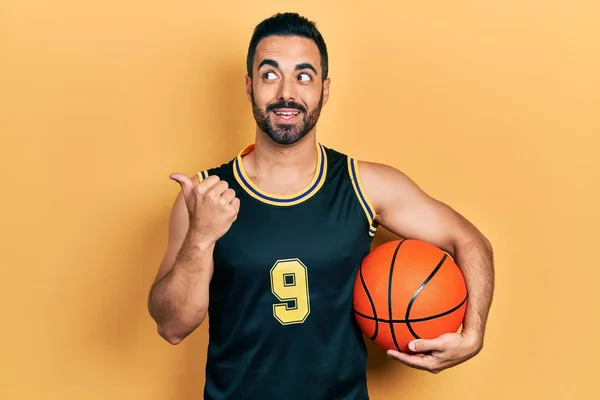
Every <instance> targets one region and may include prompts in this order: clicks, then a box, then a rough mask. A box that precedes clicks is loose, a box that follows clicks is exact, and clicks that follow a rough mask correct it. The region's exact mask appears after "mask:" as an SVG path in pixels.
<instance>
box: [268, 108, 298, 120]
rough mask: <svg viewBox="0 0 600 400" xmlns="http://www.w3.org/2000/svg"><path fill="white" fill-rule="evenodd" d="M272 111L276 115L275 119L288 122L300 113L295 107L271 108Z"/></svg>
mask: <svg viewBox="0 0 600 400" xmlns="http://www.w3.org/2000/svg"><path fill="white" fill-rule="evenodd" d="M273 113H274V114H275V115H276V116H277V119H280V120H283V121H286V122H289V121H293V120H295V119H296V118H297V117H298V115H300V111H299V110H296V109H281V108H280V109H277V110H273Z"/></svg>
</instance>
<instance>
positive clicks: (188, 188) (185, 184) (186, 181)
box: [169, 173, 194, 202]
mask: <svg viewBox="0 0 600 400" xmlns="http://www.w3.org/2000/svg"><path fill="white" fill-rule="evenodd" d="M169 178H171V179H172V180H174V181H175V182H177V183H179V186H181V191H182V192H183V196H184V197H185V201H186V202H187V201H188V199H189V198H190V196H191V195H192V192H193V190H194V185H193V184H192V180H191V179H190V177H189V176H187V175H186V174H180V173H174V174H171V175H170V176H169Z"/></svg>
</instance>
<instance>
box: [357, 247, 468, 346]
mask: <svg viewBox="0 0 600 400" xmlns="http://www.w3.org/2000/svg"><path fill="white" fill-rule="evenodd" d="M466 306H467V286H466V283H465V280H464V277H463V275H462V273H461V271H460V270H459V268H458V266H457V265H456V264H455V262H454V260H453V259H452V257H450V255H449V254H448V253H446V252H444V251H443V250H441V249H439V248H438V247H436V246H434V245H432V244H430V243H428V242H425V241H421V240H414V239H406V240H394V241H390V242H387V243H385V244H382V245H380V246H378V247H376V248H374V249H373V250H372V251H371V252H370V253H369V254H367V256H366V257H365V258H364V259H363V260H362V263H361V265H360V266H359V268H358V271H357V273H356V278H355V281H354V293H353V312H354V317H355V319H356V321H357V323H358V326H359V327H360V329H361V330H362V332H363V333H364V334H365V336H367V337H369V339H370V340H371V341H373V342H374V343H375V344H377V345H378V346H380V347H382V348H384V349H385V350H389V349H391V350H398V351H401V352H404V353H412V352H411V351H410V350H409V349H408V343H409V342H410V341H412V340H414V339H434V338H436V337H438V336H440V335H442V334H444V333H449V332H457V331H458V329H459V328H460V326H461V324H462V321H463V318H464V316H465V310H466Z"/></svg>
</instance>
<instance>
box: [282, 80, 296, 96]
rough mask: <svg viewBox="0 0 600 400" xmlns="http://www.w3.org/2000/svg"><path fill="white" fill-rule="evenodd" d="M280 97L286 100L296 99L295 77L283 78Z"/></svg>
mask: <svg viewBox="0 0 600 400" xmlns="http://www.w3.org/2000/svg"><path fill="white" fill-rule="evenodd" d="M279 98H280V99H283V100H285V101H291V100H295V98H296V85H295V82H294V79H293V78H287V79H282V80H281V85H280V86H279Z"/></svg>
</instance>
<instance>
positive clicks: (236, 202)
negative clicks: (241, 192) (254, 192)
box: [231, 197, 240, 214]
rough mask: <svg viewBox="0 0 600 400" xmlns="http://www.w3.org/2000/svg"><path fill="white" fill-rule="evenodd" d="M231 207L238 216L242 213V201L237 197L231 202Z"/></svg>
mask: <svg viewBox="0 0 600 400" xmlns="http://www.w3.org/2000/svg"><path fill="white" fill-rule="evenodd" d="M231 206H232V207H233V209H234V210H235V213H236V214H237V213H239V212H240V199H239V198H237V197H235V198H234V199H233V200H231Z"/></svg>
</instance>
